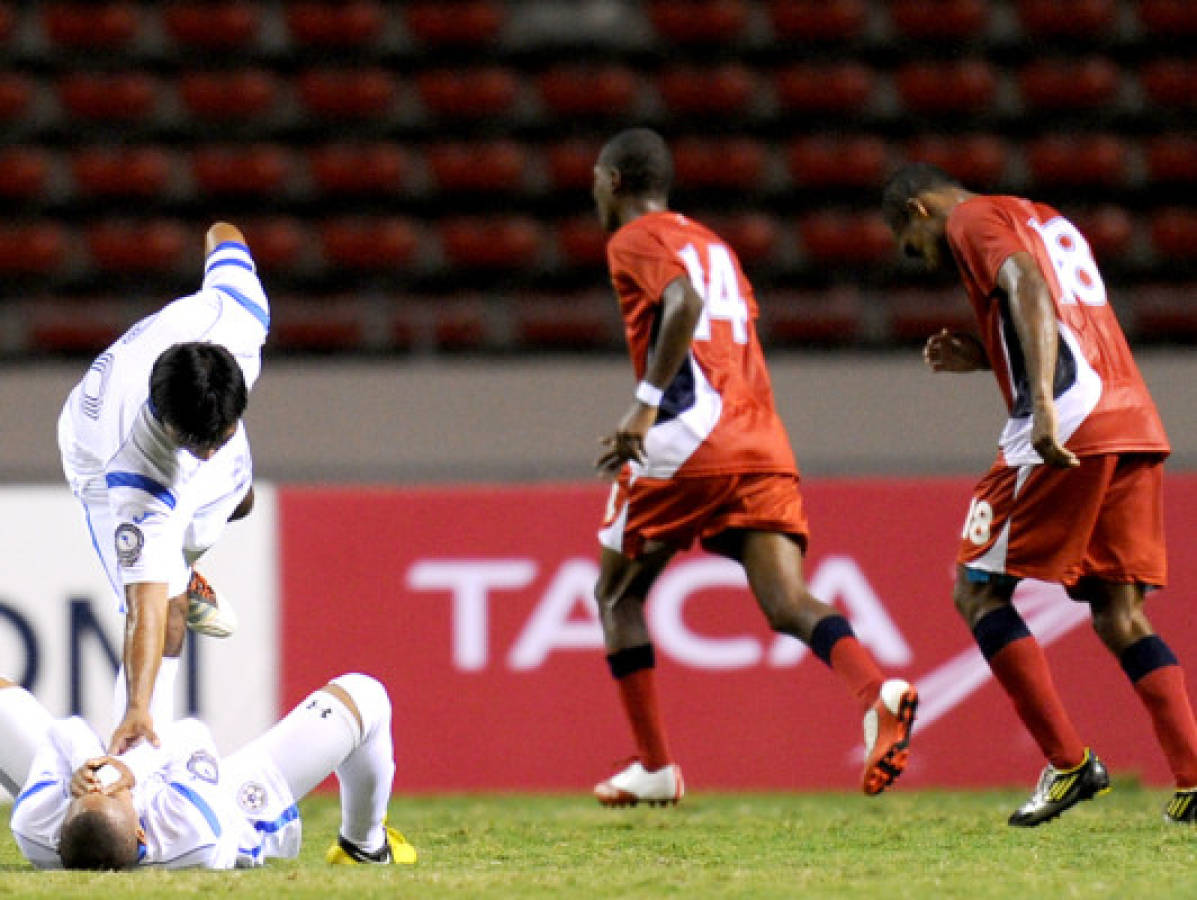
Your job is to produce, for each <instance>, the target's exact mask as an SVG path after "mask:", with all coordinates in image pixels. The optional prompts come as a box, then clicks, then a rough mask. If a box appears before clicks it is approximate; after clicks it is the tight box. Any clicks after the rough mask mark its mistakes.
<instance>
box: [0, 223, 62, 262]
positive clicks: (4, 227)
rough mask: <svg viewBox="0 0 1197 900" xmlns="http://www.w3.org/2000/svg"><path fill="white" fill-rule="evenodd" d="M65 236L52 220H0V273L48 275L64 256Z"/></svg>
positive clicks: (60, 227) (59, 226)
mask: <svg viewBox="0 0 1197 900" xmlns="http://www.w3.org/2000/svg"><path fill="white" fill-rule="evenodd" d="M68 244H69V239H68V236H67V233H66V231H65V229H63V227H62V226H61V225H59V224H58V223H56V222H35V223H31V224H24V225H9V224H6V223H0V273H3V274H6V275H48V274H50V273H51V272H53V271H54V270H55V269H56V268H58V266H59V265H60V264H61V263H62V261H63V260H64V259H65V258H66V252H67V246H68Z"/></svg>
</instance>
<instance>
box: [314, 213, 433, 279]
mask: <svg viewBox="0 0 1197 900" xmlns="http://www.w3.org/2000/svg"><path fill="white" fill-rule="evenodd" d="M320 241H321V244H322V246H323V248H324V256H325V258H326V259H327V260H328V261H329V262H330V263H332V264H333V265H335V266H339V267H342V268H346V269H352V270H356V271H360V272H377V271H386V270H396V269H399V268H401V267H402V266H405V265H407V264H408V263H409V262H411V261H412V258H413V257H414V256H415V254H416V251H417V250H418V249H419V245H420V232H419V229H418V228H417V226H416V225H415V224H413V223H412V222H409V221H408V220H406V219H399V218H385V219H365V218H347V219H335V220H333V221H332V222H328V223H326V224H325V225H323V226H322V227H321V229H320Z"/></svg>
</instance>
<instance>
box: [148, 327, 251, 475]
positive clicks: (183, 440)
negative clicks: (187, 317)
mask: <svg viewBox="0 0 1197 900" xmlns="http://www.w3.org/2000/svg"><path fill="white" fill-rule="evenodd" d="M248 398H249V392H248V390H247V389H246V387H245V378H244V377H243V376H242V374H241V367H240V366H239V365H237V360H235V359H234V358H233V354H231V353H229V351H228V350H226V349H225V348H224V347H222V346H220V345H219V344H209V343H205V342H201V341H192V342H190V343H186V344H175V345H174V346H173V347H170V348H168V349H167V350H164V351H163V352H162V355H161V356H159V357H158V359H157V360H156V361H155V362H154V368H153V369H152V370H151V372H150V403H152V404H153V408H154V414H155V415H156V416H157V417H158V421H160V422H161V423H162V425H163V427H164V428H165V429H166V433H167V434H168V435H169V436H170V438H171V440H173V441H175V443H177V444H178V445H179V446H180V447H183V448H184V449H186V450H187V451H188V452H190V453H191V454H192V455H193V456H195V457H196V458H198V459H209V458H211V457H212V455H213V454H214V453H216V451H217V450H219V449H220V448H221V447H223V446H224V445H225V443H227V442H228V440H229V438H231V437H232V436H233V433H234V432H235V431H236V430H237V422H238V421H239V420H240V419H241V415H242V413H244V412H245V404H246V402H247V401H248Z"/></svg>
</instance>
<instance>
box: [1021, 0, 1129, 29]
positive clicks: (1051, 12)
mask: <svg viewBox="0 0 1197 900" xmlns="http://www.w3.org/2000/svg"><path fill="white" fill-rule="evenodd" d="M1018 19H1019V22H1020V23H1021V24H1022V27H1023V30H1024V31H1025V32H1026V33H1027V34H1028V35H1030V36H1031V37H1035V38H1053V37H1079V38H1086V37H1094V36H1097V35H1102V34H1110V33H1112V32H1113V30H1114V27H1115V26H1116V25H1117V23H1118V4H1117V2H1116V0H1018Z"/></svg>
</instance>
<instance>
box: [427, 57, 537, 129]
mask: <svg viewBox="0 0 1197 900" xmlns="http://www.w3.org/2000/svg"><path fill="white" fill-rule="evenodd" d="M416 83H417V85H418V88H419V91H420V99H421V100H422V101H423V102H424V106H425V108H427V110H428V112H429V113H431V114H432V115H434V116H442V117H445V118H461V119H477V118H487V117H499V116H503V115H504V114H506V113H509V112H510V111H511V109H512V107H513V106H514V105H515V101H516V97H517V95H518V92H519V79H518V78H517V77H516V74H515V73H514V72H512V71H510V70H508V69H501V68H497V67H492V68H484V69H440V70H435V71H431V72H423V73H421V74H420V75H419V76H418V78H417V79H416Z"/></svg>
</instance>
